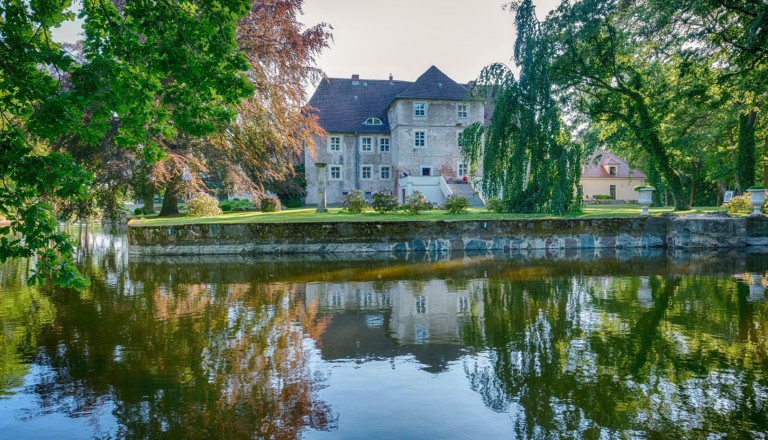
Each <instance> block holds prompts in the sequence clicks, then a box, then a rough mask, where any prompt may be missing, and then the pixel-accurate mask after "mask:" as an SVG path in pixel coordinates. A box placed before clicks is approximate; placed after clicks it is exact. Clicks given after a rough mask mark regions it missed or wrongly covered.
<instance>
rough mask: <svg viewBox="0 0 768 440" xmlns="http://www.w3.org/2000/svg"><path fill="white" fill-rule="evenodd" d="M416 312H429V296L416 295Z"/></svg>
mask: <svg viewBox="0 0 768 440" xmlns="http://www.w3.org/2000/svg"><path fill="white" fill-rule="evenodd" d="M415 300H416V313H417V314H419V315H423V314H426V313H427V297H426V296H424V295H416V298H415Z"/></svg>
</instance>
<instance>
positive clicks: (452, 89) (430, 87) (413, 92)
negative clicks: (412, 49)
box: [397, 66, 469, 101]
mask: <svg viewBox="0 0 768 440" xmlns="http://www.w3.org/2000/svg"><path fill="white" fill-rule="evenodd" d="M468 92H469V90H467V88H466V87H465V86H463V85H461V84H459V83H457V82H456V81H454V80H452V79H451V78H449V77H448V75H446V74H444V73H443V72H442V71H441V70H440V69H438V68H437V67H435V66H432V67H430V68H429V69H427V71H426V72H424V73H423V74H422V75H421V76H420V77H419V78H418V79H417V80H416V82H415V83H413V84H411V86H410V87H408V88H407V89H406V90H404V91H403V92H401V93H400V94H399V95H397V98H403V99H449V100H456V101H463V100H465V99H467V94H468Z"/></svg>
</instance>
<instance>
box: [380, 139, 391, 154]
mask: <svg viewBox="0 0 768 440" xmlns="http://www.w3.org/2000/svg"><path fill="white" fill-rule="evenodd" d="M379 153H389V138H379Z"/></svg>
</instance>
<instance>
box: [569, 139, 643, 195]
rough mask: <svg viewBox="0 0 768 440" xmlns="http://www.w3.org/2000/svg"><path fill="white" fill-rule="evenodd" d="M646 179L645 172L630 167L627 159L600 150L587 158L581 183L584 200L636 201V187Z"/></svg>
mask: <svg viewBox="0 0 768 440" xmlns="http://www.w3.org/2000/svg"><path fill="white" fill-rule="evenodd" d="M646 181H647V176H646V175H645V173H643V172H642V171H640V170H638V169H635V168H630V166H629V164H628V163H627V161H625V160H623V159H621V158H620V157H618V156H617V155H615V154H613V153H611V152H610V151H608V150H598V151H595V152H594V153H592V155H591V156H590V157H589V159H587V163H586V165H584V168H583V169H582V171H581V181H580V185H581V191H582V193H583V195H584V196H583V197H584V200H598V199H609V200H622V201H636V200H637V192H636V191H635V190H634V187H635V186H637V185H645V184H646Z"/></svg>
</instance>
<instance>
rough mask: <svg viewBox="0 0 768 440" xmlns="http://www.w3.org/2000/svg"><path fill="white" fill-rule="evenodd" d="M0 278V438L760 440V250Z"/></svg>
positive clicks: (765, 385)
mask: <svg viewBox="0 0 768 440" xmlns="http://www.w3.org/2000/svg"><path fill="white" fill-rule="evenodd" d="M79 234H80V237H81V239H82V240H83V252H82V254H81V255H80V257H79V260H80V264H81V267H82V269H83V271H84V272H85V273H86V274H87V275H88V276H89V277H90V279H91V281H92V286H91V287H89V288H87V289H86V290H84V291H82V292H75V291H71V290H63V289H54V288H50V287H45V288H28V287H25V285H24V279H25V277H26V273H27V271H28V269H29V264H30V263H28V262H26V261H24V262H20V261H16V262H13V263H10V264H5V265H0V330H2V333H0V438H3V439H36V438H39V439H50V438H52V439H57V440H64V439H85V438H185V439H197V438H277V439H292V438H307V439H325V438H328V439H337V438H363V439H373V438H392V439H408V438H413V439H419V438H428V439H437V438H446V439H448V438H467V439H470V438H471V439H476V438H487V439H495V438H646V437H649V438H705V437H706V438H723V437H726V438H730V437H743V438H766V437H767V436H768V434H766V433H767V432H768V407H767V405H768V353H767V350H768V305H766V300H765V285H768V281H766V280H765V279H764V278H763V275H764V274H766V271H767V270H768V259H766V258H765V256H760V255H746V254H736V255H720V256H711V255H709V256H691V255H675V256H668V255H664V254H661V253H658V254H656V255H651V256H645V257H640V256H634V257H629V256H622V255H606V256H602V257H595V256H590V257H588V258H587V257H583V256H582V257H574V256H571V257H569V258H565V259H553V258H546V256H542V257H538V256H535V255H534V256H529V257H528V258H521V257H520V256H490V257H489V256H475V257H470V256H456V255H454V256H452V257H446V256H434V255H431V256H430V255H410V256H407V257H405V258H402V257H401V258H396V257H391V258H383V259H382V258H381V257H379V259H360V258H358V257H354V258H357V259H352V260H349V259H347V260H345V259H344V258H341V257H337V258H334V259H330V258H318V257H312V256H307V257H303V258H296V257H293V258H282V259H281V258H264V257H262V258H243V257H228V258H220V257H217V258H200V257H187V258H182V257H174V258H161V257H152V258H148V257H133V256H132V257H130V258H129V257H128V255H127V245H126V242H125V239H124V238H123V237H120V236H117V237H113V236H109V235H106V234H102V233H98V232H88V231H81V232H80V233H79Z"/></svg>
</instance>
